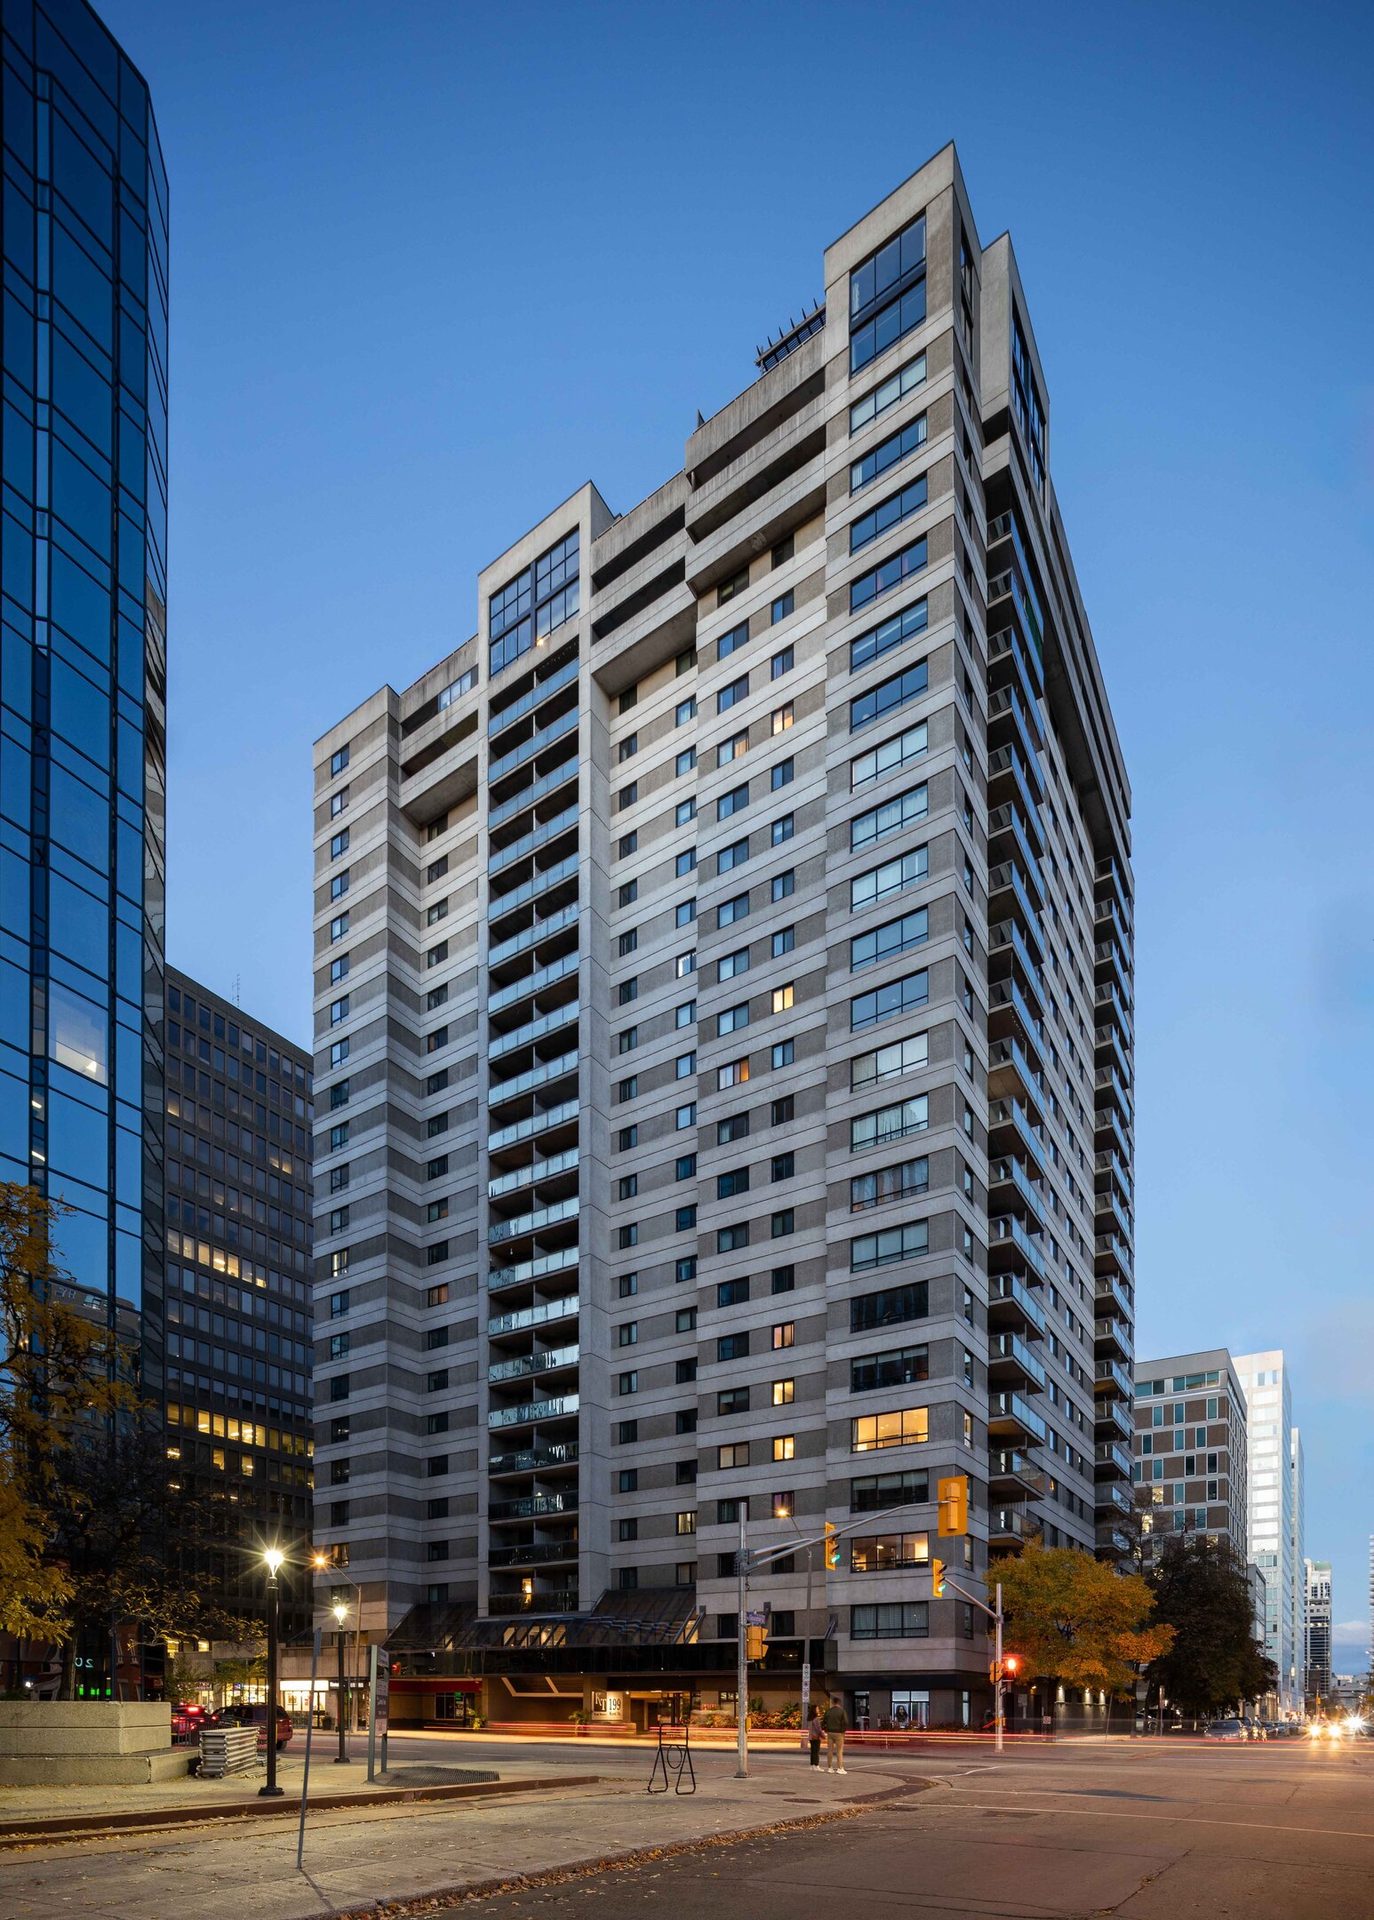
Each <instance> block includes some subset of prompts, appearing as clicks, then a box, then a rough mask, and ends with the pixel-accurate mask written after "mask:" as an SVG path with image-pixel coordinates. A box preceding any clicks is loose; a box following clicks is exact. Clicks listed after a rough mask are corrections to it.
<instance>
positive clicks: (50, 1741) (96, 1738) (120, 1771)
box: [0, 1700, 190, 1787]
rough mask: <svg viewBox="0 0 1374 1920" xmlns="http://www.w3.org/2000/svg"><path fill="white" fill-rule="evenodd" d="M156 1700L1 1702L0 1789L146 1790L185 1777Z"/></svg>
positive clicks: (167, 1713) (185, 1758) (182, 1756)
mask: <svg viewBox="0 0 1374 1920" xmlns="http://www.w3.org/2000/svg"><path fill="white" fill-rule="evenodd" d="M189 1762H190V1756H189V1755H188V1753H187V1752H186V1751H185V1750H184V1749H180V1748H178V1749H176V1750H174V1749H173V1747H172V1716H171V1709H170V1708H169V1707H168V1705H167V1704H166V1702H165V1701H152V1700H0V1786H6V1787H29V1786H51V1787H63V1786H69V1787H82V1786H100V1785H106V1784H109V1785H114V1786H123V1785H130V1786H146V1785H147V1783H148V1782H149V1781H150V1780H168V1779H172V1778H174V1777H176V1776H177V1775H179V1774H184V1773H185V1772H186V1770H187V1767H188V1765H189Z"/></svg>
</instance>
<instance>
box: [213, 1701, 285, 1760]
mask: <svg viewBox="0 0 1374 1920" xmlns="http://www.w3.org/2000/svg"><path fill="white" fill-rule="evenodd" d="M210 1724H211V1725H212V1726H216V1727H256V1728H257V1730H258V1752H259V1753H266V1751H267V1703H266V1701H261V1702H255V1703H254V1704H252V1705H251V1706H234V1707H224V1708H222V1709H221V1710H220V1712H218V1713H217V1714H215V1715H214V1716H213V1718H212V1720H211V1722H210ZM295 1731H296V1726H295V1722H294V1721H293V1720H292V1718H291V1715H290V1714H289V1713H288V1712H287V1711H286V1708H285V1707H278V1708H277V1752H278V1753H280V1752H281V1750H282V1748H283V1747H284V1746H285V1745H286V1743H287V1741H288V1740H289V1739H290V1738H291V1736H292V1734H293V1733H294V1732H295Z"/></svg>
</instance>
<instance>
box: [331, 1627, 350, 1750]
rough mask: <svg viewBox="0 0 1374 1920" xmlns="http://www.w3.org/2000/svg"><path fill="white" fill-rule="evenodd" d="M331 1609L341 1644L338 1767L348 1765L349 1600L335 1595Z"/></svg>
mask: <svg viewBox="0 0 1374 1920" xmlns="http://www.w3.org/2000/svg"><path fill="white" fill-rule="evenodd" d="M331 1611H332V1612H333V1615H334V1624H335V1626H336V1627H337V1628H338V1630H339V1631H338V1634H337V1636H336V1638H337V1640H338V1645H339V1751H338V1752H337V1753H336V1754H335V1756H334V1765H335V1766H336V1767H346V1766H347V1765H348V1745H347V1740H346V1736H345V1734H344V1622H345V1621H346V1620H347V1618H348V1602H347V1600H345V1599H344V1597H343V1595H342V1594H341V1593H336V1594H335V1596H334V1600H333V1604H332V1607H331Z"/></svg>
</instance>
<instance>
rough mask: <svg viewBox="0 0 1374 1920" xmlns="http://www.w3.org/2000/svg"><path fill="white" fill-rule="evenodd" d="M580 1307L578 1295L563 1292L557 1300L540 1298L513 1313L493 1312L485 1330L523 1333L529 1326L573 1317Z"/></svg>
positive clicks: (580, 1302) (493, 1332)
mask: <svg viewBox="0 0 1374 1920" xmlns="http://www.w3.org/2000/svg"><path fill="white" fill-rule="evenodd" d="M581 1308H582V1300H581V1297H580V1295H578V1294H575V1293H565V1294H564V1295H563V1296H562V1298H561V1299H558V1300H541V1301H540V1303H539V1305H538V1306H537V1307H519V1308H517V1309H516V1311H515V1312H514V1313H494V1314H493V1315H492V1316H491V1318H490V1319H489V1320H488V1321H487V1332H488V1334H500V1333H524V1332H525V1331H526V1329H527V1328H529V1327H546V1326H548V1325H549V1324H550V1323H551V1322H552V1321H555V1320H571V1319H574V1318H575V1317H576V1316H577V1314H578V1313H579V1312H580V1311H581Z"/></svg>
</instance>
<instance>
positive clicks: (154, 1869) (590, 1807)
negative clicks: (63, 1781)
mask: <svg viewBox="0 0 1374 1920" xmlns="http://www.w3.org/2000/svg"><path fill="white" fill-rule="evenodd" d="M512 1770H513V1769H512ZM338 1771H339V1772H340V1773H342V1772H344V1771H345V1769H343V1768H339V1769H338ZM360 1771H361V1769H360ZM502 1771H503V1772H504V1771H505V1768H504V1766H503V1769H502ZM732 1773H733V1760H732V1759H731V1758H729V1757H727V1756H723V1755H716V1754H706V1755H702V1756H701V1757H700V1758H699V1759H698V1762H697V1781H698V1790H697V1792H696V1794H695V1795H694V1796H685V1795H684V1796H681V1797H679V1796H676V1795H674V1794H672V1793H669V1794H667V1795H660V1796H650V1795H649V1794H647V1793H646V1792H645V1790H644V1782H643V1781H642V1780H638V1779H637V1780H635V1781H633V1782H631V1781H628V1780H627V1781H619V1780H602V1781H598V1782H597V1783H596V1784H594V1785H591V1786H574V1785H572V1784H570V1783H561V1784H560V1785H559V1787H558V1788H556V1789H554V1790H552V1791H545V1792H543V1793H541V1794H540V1796H539V1797H538V1799H535V1798H534V1796H533V1795H532V1794H520V1793H516V1794H513V1795H511V1796H508V1797H503V1798H500V1799H483V1800H473V1801H468V1802H458V1803H454V1802H442V1801H440V1802H434V1801H428V1802H420V1803H417V1804H411V1805H407V1806H393V1807H386V1808H382V1807H379V1808H377V1809H375V1810H374V1811H372V1812H371V1813H370V1814H369V1815H368V1817H366V1818H360V1817H359V1813H358V1812H355V1811H354V1810H353V1809H352V1808H345V1809H343V1810H341V1811H338V1812H332V1813H318V1814H316V1815H314V1816H313V1817H312V1819H311V1821H310V1824H309V1827H308V1829H307V1834H306V1851H305V1871H304V1873H297V1871H296V1831H295V1825H294V1823H293V1822H291V1821H275V1820H274V1821H264V1822H252V1823H245V1824H244V1825H242V1826H239V1825H237V1824H235V1825H233V1826H232V1827H196V1828H187V1829H182V1830H180V1831H177V1832H175V1833H171V1834H167V1833H163V1834H158V1835H141V1836H132V1835H130V1836H124V1835H119V1836H111V1837H106V1838H102V1839H100V1840H99V1841H93V1840H86V1841H82V1842H81V1843H79V1844H69V1845H63V1846H50V1847H45V1846H43V1845H41V1843H36V1844H34V1845H33V1846H31V1847H26V1848H24V1849H23V1850H21V1851H18V1852H13V1853H6V1854H0V1913H3V1914H4V1915H5V1917H6V1920H59V1916H60V1920H70V1917H71V1915H72V1913H73V1912H74V1911H75V1912H81V1913H83V1914H89V1915H91V1916H97V1915H99V1916H110V1920H116V1916H117V1920H167V1916H168V1915H173V1914H174V1915H176V1916H177V1920H222V1917H223V1916H224V1915H226V1914H236V1913H251V1914H252V1916H253V1920H322V1917H323V1916H332V1915H338V1914H344V1913H348V1914H354V1913H358V1912H360V1911H363V1912H365V1911H367V1910H368V1909H369V1908H371V1907H373V1906H375V1905H377V1904H380V1903H383V1902H387V1901H397V1900H414V1899H417V1898H420V1897H422V1896H426V1895H434V1894H438V1893H443V1892H449V1891H457V1890H476V1889H479V1888H480V1889H484V1890H486V1889H491V1888H493V1887H495V1886H497V1885H500V1884H502V1883H504V1882H509V1881H518V1880H519V1879H521V1878H522V1877H526V1876H531V1877H532V1876H536V1875H540V1874H549V1873H552V1872H554V1871H556V1870H558V1869H568V1868H585V1867H587V1866H590V1865H592V1864H595V1863H599V1862H607V1861H612V1860H616V1859H623V1858H624V1857H625V1856H626V1855H631V1854H634V1853H636V1852H639V1851H640V1850H643V1849H651V1848H652V1849H669V1850H673V1849H677V1848H680V1847H682V1846H684V1845H689V1844H691V1843H694V1842H700V1841H709V1840H711V1839H713V1838H716V1837H719V1836H724V1835H732V1834H739V1833H741V1832H759V1831H776V1830H777V1829H778V1828H779V1827H785V1826H787V1825H788V1824H791V1823H796V1822H808V1821H811V1820H813V1819H815V1818H817V1817H821V1818H827V1817H833V1816H835V1815H839V1816H840V1817H841V1818H843V1817H846V1816H847V1815H855V1814H857V1813H858V1812H859V1810H860V1809H861V1807H862V1805H863V1804H864V1803H865V1802H872V1801H873V1800H874V1799H875V1798H877V1799H882V1798H883V1797H885V1796H887V1795H889V1794H905V1793H913V1792H918V1791H920V1789H921V1786H922V1784H923V1783H920V1782H914V1781H911V1780H910V1779H906V1778H903V1777H901V1776H899V1775H897V1774H896V1773H887V1772H884V1771H883V1770H882V1769H881V1767H880V1765H878V1764H876V1763H873V1762H870V1763H869V1764H867V1765H862V1766H860V1767H858V1768H851V1770H850V1772H849V1773H848V1774H847V1775H846V1776H845V1777H844V1778H843V1779H839V1778H835V1777H833V1776H830V1775H827V1774H825V1773H813V1772H812V1771H811V1769H810V1768H809V1767H808V1766H807V1765H806V1763H805V1760H804V1758H802V1757H801V1756H793V1757H789V1758H788V1759H786V1760H784V1759H782V1758H780V1757H779V1758H774V1757H773V1756H768V1757H767V1758H763V1759H761V1760H760V1761H759V1763H758V1765H757V1767H756V1768H755V1770H754V1771H753V1773H752V1774H751V1777H750V1779H749V1780H747V1781H737V1780H735V1779H734V1778H733V1777H732ZM312 1774H313V1766H312ZM647 1774H648V1770H647V1768H646V1769H645V1779H647ZM49 1810H51V1807H49Z"/></svg>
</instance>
